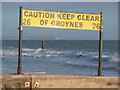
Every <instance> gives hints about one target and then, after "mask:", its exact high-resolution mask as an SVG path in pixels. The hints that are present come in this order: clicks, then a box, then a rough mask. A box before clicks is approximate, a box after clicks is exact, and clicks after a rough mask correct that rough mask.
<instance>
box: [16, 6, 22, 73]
mask: <svg viewBox="0 0 120 90" xmlns="http://www.w3.org/2000/svg"><path fill="white" fill-rule="evenodd" d="M19 14H20V15H19V28H18V29H19V51H18V68H17V74H21V73H22V7H20V12H19Z"/></svg>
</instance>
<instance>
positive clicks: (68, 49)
mask: <svg viewBox="0 0 120 90" xmlns="http://www.w3.org/2000/svg"><path fill="white" fill-rule="evenodd" d="M44 42H45V49H42V48H41V40H23V45H22V72H23V73H30V72H46V73H45V75H70V76H73V75H74V76H97V75H98V61H99V57H98V56H99V41H98V40H45V41H44ZM18 44H19V41H18V40H3V41H2V49H1V58H2V73H3V74H8V73H11V74H12V73H17V68H18ZM119 61H120V59H119V58H118V41H117V40H104V41H103V52H102V75H103V76H118V70H119V67H118V62H119Z"/></svg>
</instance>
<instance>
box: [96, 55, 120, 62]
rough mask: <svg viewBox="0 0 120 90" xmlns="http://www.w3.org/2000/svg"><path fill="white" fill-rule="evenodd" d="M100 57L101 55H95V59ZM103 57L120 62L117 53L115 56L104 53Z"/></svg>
mask: <svg viewBox="0 0 120 90" xmlns="http://www.w3.org/2000/svg"><path fill="white" fill-rule="evenodd" d="M98 57H99V56H94V59H96V60H98ZM102 58H103V60H106V61H107V60H109V61H112V62H120V58H119V57H118V56H116V55H114V56H108V55H102Z"/></svg>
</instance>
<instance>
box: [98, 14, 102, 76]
mask: <svg viewBox="0 0 120 90" xmlns="http://www.w3.org/2000/svg"><path fill="white" fill-rule="evenodd" d="M102 18H103V13H102V12H101V13H100V32H99V63H98V64H99V66H98V76H102V32H103V30H102V29H103V25H102V24H103V23H102V22H103V19H102Z"/></svg>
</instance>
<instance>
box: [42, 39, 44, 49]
mask: <svg viewBox="0 0 120 90" xmlns="http://www.w3.org/2000/svg"><path fill="white" fill-rule="evenodd" d="M42 49H44V40H42Z"/></svg>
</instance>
